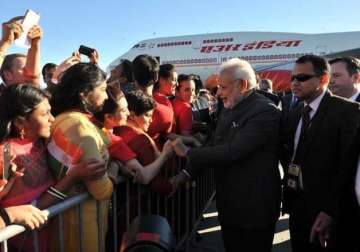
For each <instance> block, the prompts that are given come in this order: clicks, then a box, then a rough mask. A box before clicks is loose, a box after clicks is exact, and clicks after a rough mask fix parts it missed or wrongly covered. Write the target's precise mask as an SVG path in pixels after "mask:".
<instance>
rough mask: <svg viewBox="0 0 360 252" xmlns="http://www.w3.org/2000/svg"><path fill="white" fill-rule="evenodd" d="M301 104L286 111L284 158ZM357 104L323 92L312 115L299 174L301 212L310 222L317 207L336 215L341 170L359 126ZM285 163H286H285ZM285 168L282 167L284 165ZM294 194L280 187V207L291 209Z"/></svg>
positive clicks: (347, 163) (290, 151) (345, 168)
mask: <svg viewBox="0 0 360 252" xmlns="http://www.w3.org/2000/svg"><path fill="white" fill-rule="evenodd" d="M300 113H301V108H298V109H297V110H294V111H293V112H292V113H291V114H290V115H289V120H288V125H286V129H285V130H284V132H287V140H286V143H285V148H286V149H287V150H288V155H287V162H283V164H288V163H289V162H290V158H291V157H292V154H293V149H294V135H295V132H296V128H297V126H298V123H299V120H300ZM359 124H360V110H359V104H356V103H352V102H349V101H347V100H345V99H342V98H340V97H338V96H334V95H332V94H331V93H330V92H326V93H325V95H324V98H323V99H322V101H321V103H320V105H319V108H318V110H317V112H316V114H315V115H314V117H313V119H312V122H311V126H310V128H309V130H308V132H307V136H306V141H305V142H304V148H305V150H306V151H305V154H304V159H303V162H302V164H301V166H302V174H303V185H304V189H303V193H302V197H303V198H304V199H305V201H306V204H307V210H306V212H305V213H301V214H304V215H306V216H307V219H309V220H310V221H311V222H312V221H313V220H315V218H316V216H317V215H318V213H319V212H320V211H324V212H326V213H327V214H329V215H331V216H333V217H335V216H336V215H337V209H338V202H339V201H338V200H339V196H340V191H341V190H342V188H344V180H345V179H344V178H345V177H347V175H345V173H347V172H348V171H349V167H350V163H353V161H352V160H354V159H355V158H357V157H355V154H354V153H355V152H354V151H353V143H354V138H355V136H356V133H357V131H358V130H359ZM285 166H286V165H285ZM285 170H286V169H285ZM285 172H286V171H285ZM296 200H298V196H297V195H296V194H293V193H291V191H290V190H287V189H286V188H285V189H284V202H283V207H284V211H285V212H288V213H294V212H295V210H296V209H295V208H294V203H295V202H296Z"/></svg>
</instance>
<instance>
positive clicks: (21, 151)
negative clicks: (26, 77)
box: [0, 85, 101, 251]
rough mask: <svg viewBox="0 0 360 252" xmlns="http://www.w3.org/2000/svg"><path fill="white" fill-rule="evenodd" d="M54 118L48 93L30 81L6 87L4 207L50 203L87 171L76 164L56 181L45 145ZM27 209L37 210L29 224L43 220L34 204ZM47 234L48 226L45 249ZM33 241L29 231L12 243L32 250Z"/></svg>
mask: <svg viewBox="0 0 360 252" xmlns="http://www.w3.org/2000/svg"><path fill="white" fill-rule="evenodd" d="M53 121H54V118H53V116H52V115H51V113H50V105H49V101H48V97H47V95H46V94H45V93H44V92H42V91H41V90H39V89H37V88H35V87H32V86H29V85H13V86H9V87H6V88H5V89H4V90H3V92H2V94H1V97H0V141H1V143H2V145H1V146H2V149H3V150H4V148H6V149H7V151H6V152H5V151H3V153H4V155H3V157H4V158H3V160H2V161H3V162H2V171H3V173H4V174H9V175H10V177H8V178H4V179H6V180H5V181H4V180H3V181H2V182H5V185H4V186H3V187H2V188H1V192H0V199H1V200H0V204H1V207H4V208H5V209H7V208H10V207H14V206H21V205H25V204H33V205H35V206H37V207H39V208H44V207H47V206H49V205H51V204H54V203H56V202H58V201H59V197H61V198H62V199H64V196H63V195H65V194H64V193H66V191H67V189H68V188H69V187H70V186H71V185H72V184H73V183H74V181H76V180H78V179H81V176H82V175H84V174H85V173H83V171H84V169H81V168H84V167H83V166H81V165H80V166H74V169H73V170H72V171H71V172H69V175H68V177H67V178H64V179H62V180H59V181H57V182H56V183H55V182H54V180H53V177H52V175H51V173H50V170H49V169H48V167H47V164H46V146H45V139H46V138H48V137H49V136H50V127H51V124H52V123H53ZM5 156H7V157H5ZM6 160H7V161H8V164H6V162H5V161H6ZM100 168H101V167H100ZM54 195H55V196H54ZM61 195H62V196H61ZM56 196H58V197H56ZM23 209H24V210H26V209H28V211H29V212H31V213H34V214H35V215H34V216H35V217H36V220H35V221H34V222H33V223H32V224H33V225H28V226H29V227H30V228H32V229H33V228H35V227H39V225H40V224H42V223H43V221H42V219H43V218H42V214H39V213H38V212H36V211H34V209H33V208H31V207H27V208H23ZM9 217H10V221H11V219H16V216H13V218H11V213H10V216H9ZM25 223H26V220H25ZM47 234H48V232H46V231H45V230H40V232H39V234H38V235H39V238H40V239H39V241H40V250H41V251H48V249H47V240H48V237H47ZM32 245H33V242H32V236H30V235H29V234H28V233H25V234H24V235H18V236H16V237H14V238H13V239H12V240H10V247H12V248H14V249H16V251H32V250H33V248H32Z"/></svg>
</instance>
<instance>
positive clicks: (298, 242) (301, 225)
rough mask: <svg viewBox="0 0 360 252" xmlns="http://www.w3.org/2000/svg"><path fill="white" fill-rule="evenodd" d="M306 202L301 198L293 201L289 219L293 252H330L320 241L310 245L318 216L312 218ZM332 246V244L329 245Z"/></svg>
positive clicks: (316, 240)
mask: <svg viewBox="0 0 360 252" xmlns="http://www.w3.org/2000/svg"><path fill="white" fill-rule="evenodd" d="M308 207H310V206H308V205H307V204H306V200H305V199H304V198H302V197H299V198H298V199H296V200H293V201H292V211H291V212H290V218H289V230H290V242H291V247H292V251H293V252H305V251H306V252H329V251H332V250H330V249H329V248H323V247H321V245H320V242H319V240H318V239H317V238H316V239H315V242H313V243H310V233H311V228H312V225H313V224H314V222H315V219H316V216H310V214H309V209H308ZM329 245H331V244H329Z"/></svg>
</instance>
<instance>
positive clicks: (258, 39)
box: [107, 32, 360, 92]
mask: <svg viewBox="0 0 360 252" xmlns="http://www.w3.org/2000/svg"><path fill="white" fill-rule="evenodd" d="M140 54H149V55H152V56H154V57H156V58H157V60H158V61H159V63H160V64H173V65H175V67H176V69H177V72H178V73H187V74H190V73H193V74H197V75H199V76H200V77H201V79H202V80H205V79H206V78H207V77H208V76H209V75H211V74H213V73H216V72H217V70H218V67H219V66H220V65H221V63H223V62H225V61H227V60H229V59H231V58H234V57H239V58H241V59H245V60H247V61H249V62H250V63H251V64H252V66H253V68H254V69H255V71H256V72H257V73H258V74H259V76H260V78H269V79H272V80H273V83H274V90H275V91H278V92H280V91H287V90H289V88H290V83H291V82H290V73H291V69H292V67H293V64H294V62H295V60H296V59H297V58H299V57H300V56H302V55H305V54H315V55H319V56H324V57H329V58H331V57H339V56H345V55H347V56H350V55H351V56H360V32H341V33H321V34H305V33H285V32H228V33H212V34H210V33H209V34H200V35H188V36H176V37H164V38H155V39H148V40H143V41H140V42H139V43H137V44H136V45H134V46H133V47H132V48H131V49H130V50H129V51H128V52H126V53H125V54H123V55H122V56H120V57H118V58H117V59H115V60H114V61H113V62H112V63H110V65H109V66H108V68H107V69H108V70H110V69H112V68H113V67H115V66H116V65H118V64H119V63H120V62H121V60H123V59H128V60H133V59H134V58H135V57H136V56H138V55H140Z"/></svg>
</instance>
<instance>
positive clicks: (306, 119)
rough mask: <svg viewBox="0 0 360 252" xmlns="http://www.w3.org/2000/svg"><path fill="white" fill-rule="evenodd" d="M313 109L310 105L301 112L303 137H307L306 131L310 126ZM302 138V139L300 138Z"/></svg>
mask: <svg viewBox="0 0 360 252" xmlns="http://www.w3.org/2000/svg"><path fill="white" fill-rule="evenodd" d="M311 110H312V108H311V107H310V106H309V105H306V106H305V107H304V108H303V109H302V112H301V119H302V126H301V135H303V136H302V137H304V136H305V134H306V131H307V130H308V128H309V126H310V112H311ZM300 138H301V137H300Z"/></svg>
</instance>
